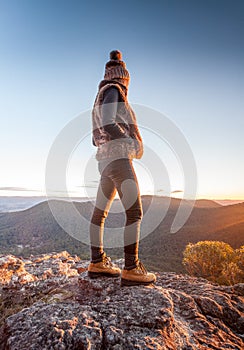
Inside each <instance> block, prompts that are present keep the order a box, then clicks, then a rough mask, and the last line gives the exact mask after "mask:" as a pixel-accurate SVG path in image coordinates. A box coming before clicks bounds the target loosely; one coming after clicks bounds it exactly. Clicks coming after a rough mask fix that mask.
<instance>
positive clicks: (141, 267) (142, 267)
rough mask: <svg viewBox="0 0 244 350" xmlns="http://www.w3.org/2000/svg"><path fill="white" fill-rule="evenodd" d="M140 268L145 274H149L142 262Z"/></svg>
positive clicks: (139, 263)
mask: <svg viewBox="0 0 244 350" xmlns="http://www.w3.org/2000/svg"><path fill="white" fill-rule="evenodd" d="M138 267H139V268H140V269H141V270H142V271H143V272H145V274H147V269H146V268H145V266H144V265H143V263H142V262H141V261H139V262H138Z"/></svg>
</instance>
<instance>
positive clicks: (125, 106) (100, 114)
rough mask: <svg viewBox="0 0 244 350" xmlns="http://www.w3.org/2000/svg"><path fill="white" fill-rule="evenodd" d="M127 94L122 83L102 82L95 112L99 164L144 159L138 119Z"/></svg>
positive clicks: (95, 136) (93, 139) (93, 138)
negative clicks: (115, 160)
mask: <svg viewBox="0 0 244 350" xmlns="http://www.w3.org/2000/svg"><path fill="white" fill-rule="evenodd" d="M115 89H117V91H118V93H117V94H116V92H115V91H114V90H115ZM126 92H127V91H126V90H125V89H124V88H123V87H122V86H121V84H120V83H118V82H116V81H113V80H111V81H102V82H101V83H100V85H99V91H98V93H97V96H96V99H95V102H94V106H93V110H92V125H93V137H92V142H93V145H95V146H97V147H98V149H97V153H96V159H97V160H102V159H107V158H115V159H118V158H130V159H132V158H138V159H139V158H141V157H142V155H143V142H142V138H141V135H140V132H139V129H138V125H137V120H136V115H135V113H134V111H133V110H132V108H131V107H130V105H129V103H128V100H127V94H126ZM115 99H116V100H117V101H115ZM111 101H112V103H111ZM108 103H109V104H108Z"/></svg>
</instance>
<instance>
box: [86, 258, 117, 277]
mask: <svg viewBox="0 0 244 350" xmlns="http://www.w3.org/2000/svg"><path fill="white" fill-rule="evenodd" d="M120 274H121V270H120V268H119V267H118V266H117V265H115V264H113V263H112V261H111V258H110V257H109V256H106V253H104V255H103V260H102V261H100V262H97V263H93V262H90V264H89V266H88V276H89V277H90V278H96V277H101V276H107V277H119V276H120Z"/></svg>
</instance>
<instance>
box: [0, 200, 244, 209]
mask: <svg viewBox="0 0 244 350" xmlns="http://www.w3.org/2000/svg"><path fill="white" fill-rule="evenodd" d="M60 199H63V200H65V199H66V198H65V197H60ZM46 200H47V197H45V196H28V197H26V196H0V213H4V212H12V211H19V210H24V209H28V208H30V207H32V206H33V205H35V204H38V203H41V202H44V201H46ZM72 200H74V201H77V202H85V201H89V198H84V197H75V198H72ZM241 202H244V200H243V201H241V200H231V199H225V200H208V199H198V200H197V201H196V203H195V206H198V207H206V206H207V207H211V206H213V207H215V206H217V205H218V204H220V205H232V204H237V203H241Z"/></svg>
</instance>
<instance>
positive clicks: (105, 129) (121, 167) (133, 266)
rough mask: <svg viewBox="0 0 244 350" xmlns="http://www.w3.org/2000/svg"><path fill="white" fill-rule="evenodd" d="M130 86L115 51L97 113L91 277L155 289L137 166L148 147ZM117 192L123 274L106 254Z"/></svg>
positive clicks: (94, 115) (101, 87)
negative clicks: (143, 253)
mask: <svg viewBox="0 0 244 350" xmlns="http://www.w3.org/2000/svg"><path fill="white" fill-rule="evenodd" d="M129 81H130V75H129V72H128V70H127V69H126V65H125V63H124V62H123V61H122V54H121V52H120V51H118V50H114V51H111V52H110V61H109V62H107V63H106V66H105V75H104V79H103V80H102V81H101V82H100V84H99V87H98V93H97V96H96V99H95V102H94V106H93V110H92V124H93V137H92V141H93V145H94V146H96V147H98V149H97V153H96V159H97V160H98V169H99V172H100V174H101V179H100V184H99V188H98V192H97V199H96V205H95V208H94V212H93V215H92V219H91V225H90V243H91V262H90V264H89V266H88V275H89V276H90V277H91V278H94V277H98V276H101V275H104V276H109V277H118V276H120V275H121V285H138V284H150V283H153V282H155V281H156V276H155V275H154V274H153V273H149V272H147V270H146V268H145V267H144V265H143V264H142V262H141V261H140V260H139V258H138V248H139V236H140V225H141V219H142V216H143V211H142V204H141V197H140V191H139V186H138V181H137V177H136V174H135V171H134V168H133V164H132V161H133V158H138V159H139V158H141V157H142V155H143V143H142V138H141V135H140V132H139V129H138V126H137V121H136V116H135V113H134V112H133V110H132V108H131V107H130V105H129V103H128V100H127V92H128V86H129ZM116 190H117V191H118V194H119V196H120V199H121V202H122V204H123V207H124V209H125V212H126V226H125V229H124V256H125V266H124V268H123V270H122V272H121V270H120V269H119V268H118V266H116V265H115V264H113V263H112V262H111V258H110V257H108V256H107V255H106V253H105V252H104V250H103V232H104V222H105V219H106V217H107V215H108V211H109V208H110V206H111V204H112V201H113V199H114V196H115V194H116Z"/></svg>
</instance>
